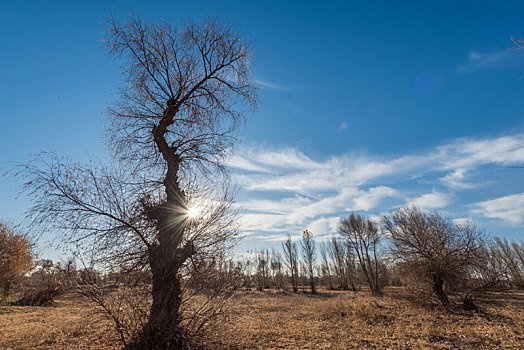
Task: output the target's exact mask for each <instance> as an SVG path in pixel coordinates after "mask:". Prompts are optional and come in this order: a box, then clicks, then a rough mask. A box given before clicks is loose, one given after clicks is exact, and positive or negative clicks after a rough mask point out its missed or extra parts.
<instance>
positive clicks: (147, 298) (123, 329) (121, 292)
mask: <svg viewBox="0 0 524 350" xmlns="http://www.w3.org/2000/svg"><path fill="white" fill-rule="evenodd" d="M81 282H82V283H79V284H78V285H77V287H78V291H79V293H80V294H81V295H83V296H84V297H86V298H87V299H89V300H90V301H92V302H93V303H94V304H95V305H97V306H98V311H99V312H100V314H101V315H102V316H103V317H105V318H107V319H109V320H111V321H112V323H113V326H114V329H115V331H116V332H117V333H118V335H119V337H120V341H121V342H122V344H123V345H124V346H127V344H129V343H130V341H131V340H133V339H134V338H135V337H136V336H137V335H138V334H140V331H141V330H142V329H143V327H144V325H145V324H146V323H147V320H148V317H149V309H150V307H151V285H150V284H149V283H144V282H143V281H135V283H133V284H131V283H129V281H124V282H120V281H119V282H117V283H114V284H109V283H106V282H104V281H102V279H100V278H98V274H97V273H96V271H94V270H88V269H86V270H84V274H83V278H82V280H81Z"/></svg>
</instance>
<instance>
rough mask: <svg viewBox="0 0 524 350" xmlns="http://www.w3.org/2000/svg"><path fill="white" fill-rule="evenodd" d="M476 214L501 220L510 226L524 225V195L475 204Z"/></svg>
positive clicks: (474, 211) (514, 195)
mask: <svg viewBox="0 0 524 350" xmlns="http://www.w3.org/2000/svg"><path fill="white" fill-rule="evenodd" d="M474 206H475V207H477V208H476V209H473V210H472V212H473V213H474V214H479V215H482V216H484V217H487V218H493V219H500V220H503V221H504V222H506V223H508V224H513V225H520V224H522V223H524V193H519V194H512V195H509V196H504V197H499V198H495V199H490V200H487V201H483V202H478V203H475V204H474Z"/></svg>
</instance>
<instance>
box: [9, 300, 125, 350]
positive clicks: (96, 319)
mask: <svg viewBox="0 0 524 350" xmlns="http://www.w3.org/2000/svg"><path fill="white" fill-rule="evenodd" d="M118 348H120V344H119V342H118V336H117V335H116V333H115V332H114V331H113V328H112V324H111V323H110V322H108V321H107V320H105V319H103V318H101V317H100V315H99V314H98V313H97V312H95V311H94V310H93V307H92V306H91V304H89V303H88V302H87V300H85V299H84V298H83V297H81V296H79V295H74V294H66V295H64V296H62V297H60V298H59V299H58V300H57V301H56V302H55V303H54V305H53V306H0V349H20V350H21V349H118Z"/></svg>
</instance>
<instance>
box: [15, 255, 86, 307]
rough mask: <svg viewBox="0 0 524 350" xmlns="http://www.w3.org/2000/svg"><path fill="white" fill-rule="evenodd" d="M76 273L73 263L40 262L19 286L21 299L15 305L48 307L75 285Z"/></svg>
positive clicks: (69, 261) (70, 261) (71, 261)
mask: <svg viewBox="0 0 524 350" xmlns="http://www.w3.org/2000/svg"><path fill="white" fill-rule="evenodd" d="M76 278H77V271H76V267H75V264H74V261H73V260H72V259H71V260H68V261H67V262H58V263H57V264H56V265H55V264H53V262H52V261H51V260H40V261H39V262H38V267H37V269H36V271H34V272H33V273H32V274H31V276H29V277H28V278H27V279H26V280H25V282H24V284H23V286H21V294H22V297H21V298H19V299H18V300H17V301H15V303H14V304H16V305H29V306H43V305H50V304H52V303H53V301H54V300H55V299H56V298H57V297H58V296H60V295H62V294H64V293H65V292H67V291H68V290H70V289H71V287H72V286H73V285H74V284H75V282H76Z"/></svg>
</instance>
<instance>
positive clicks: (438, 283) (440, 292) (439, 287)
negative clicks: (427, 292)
mask: <svg viewBox="0 0 524 350" xmlns="http://www.w3.org/2000/svg"><path fill="white" fill-rule="evenodd" d="M433 291H434V292H435V295H436V296H437V299H438V300H439V301H440V303H442V305H449V299H448V296H447V295H446V293H445V292H444V281H443V280H442V278H441V277H440V276H438V275H435V276H433Z"/></svg>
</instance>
